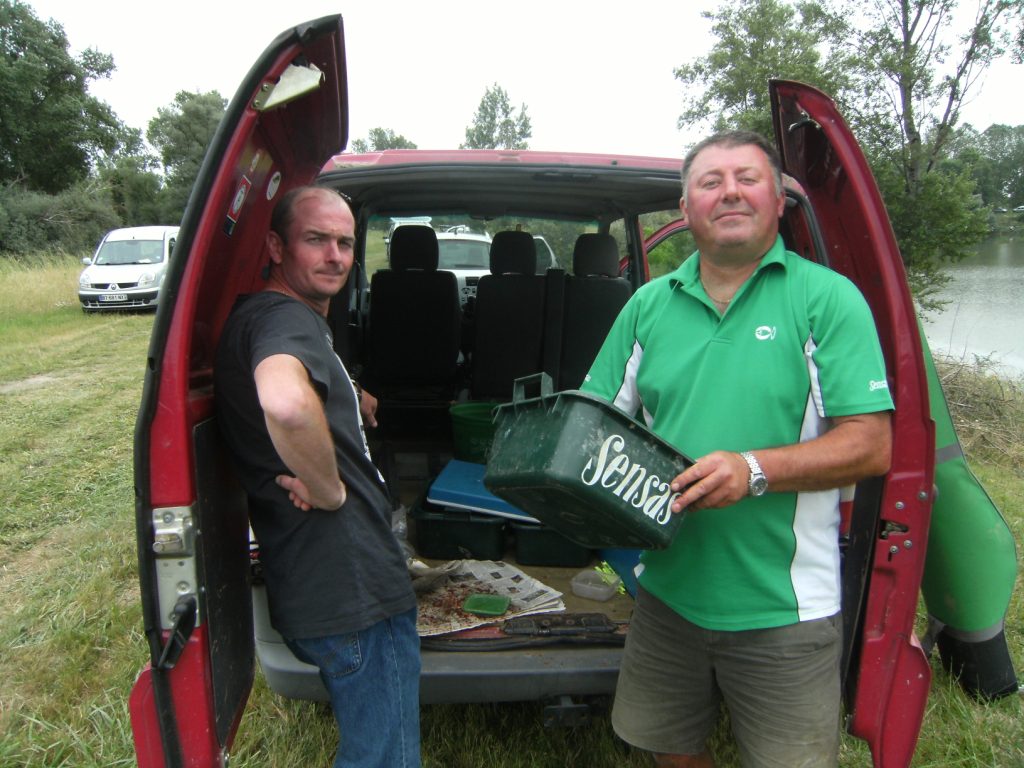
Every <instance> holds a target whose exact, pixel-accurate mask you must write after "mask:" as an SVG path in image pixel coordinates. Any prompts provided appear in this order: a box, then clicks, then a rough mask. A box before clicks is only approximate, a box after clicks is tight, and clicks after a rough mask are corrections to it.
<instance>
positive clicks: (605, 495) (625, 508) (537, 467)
mask: <svg viewBox="0 0 1024 768" xmlns="http://www.w3.org/2000/svg"><path fill="white" fill-rule="evenodd" d="M537 381H539V383H540V395H539V396H538V397H532V398H526V397H525V392H526V386H527V385H531V384H535V383H536V382H537ZM496 423H497V428H496V430H495V435H494V442H493V444H492V445H491V450H490V457H489V459H488V461H487V471H486V473H485V474H484V485H485V486H487V488H488V489H490V491H491V492H492V493H494V494H495V495H496V496H499V497H501V498H503V499H505V500H506V501H508V502H509V503H510V504H513V505H515V506H517V507H519V508H520V509H522V510H523V511H524V512H526V513H527V514H529V515H532V516H533V517H535V518H537V519H538V520H540V521H541V522H543V523H546V524H547V525H549V526H551V527H552V528H554V529H555V530H556V531H558V532H559V533H561V534H563V535H565V536H567V537H568V538H570V539H572V540H573V541H575V542H577V543H578V544H580V545H582V546H584V547H588V548H591V549H597V548H601V547H630V548H641V549H662V548H664V547H667V546H668V545H669V544H670V543H671V542H672V537H673V536H674V535H675V532H676V529H677V528H678V527H679V524H680V523H681V522H682V520H683V515H682V514H672V511H671V509H670V504H671V503H672V501H673V500H674V497H675V494H673V493H672V491H671V489H670V488H669V483H670V482H671V481H672V479H673V478H674V477H675V476H676V475H678V474H679V473H680V472H682V471H683V470H684V469H686V468H687V467H688V466H690V465H691V464H693V461H692V460H691V459H690V458H688V457H686V456H684V455H683V454H681V453H679V452H678V451H677V450H676V449H675V448H673V447H672V446H671V445H670V444H668V443H667V442H665V441H664V440H662V439H661V438H659V437H658V436H657V435H655V434H653V433H652V432H650V431H649V430H648V429H647V428H646V427H644V426H643V425H642V424H640V423H638V422H637V421H635V420H633V419H632V418H630V417H629V416H627V415H626V414H625V413H623V412H622V411H620V410H618V409H617V408H615V407H614V406H612V405H610V404H609V403H607V402H605V401H604V400H601V399H599V398H596V397H594V396H592V395H588V394H586V393H584V392H579V391H576V390H567V391H564V392H556V393H552V392H551V379H550V378H549V377H548V376H547V375H546V374H545V375H542V376H540V377H528V378H527V379H519V380H517V381H516V383H515V385H514V388H513V398H512V402H511V403H507V404H505V405H501V406H499V408H498V412H497V417H496Z"/></svg>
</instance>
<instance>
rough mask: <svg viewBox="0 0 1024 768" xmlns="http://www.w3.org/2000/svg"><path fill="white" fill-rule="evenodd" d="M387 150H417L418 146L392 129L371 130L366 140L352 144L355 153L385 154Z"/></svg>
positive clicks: (357, 140)
mask: <svg viewBox="0 0 1024 768" xmlns="http://www.w3.org/2000/svg"><path fill="white" fill-rule="evenodd" d="M385 149H416V145H415V144H413V143H412V142H411V141H409V140H408V139H407V138H405V136H402V135H401V134H396V133H395V132H394V131H393V130H391V129H390V128H371V129H370V133H369V135H368V136H367V137H366V138H365V139H356V140H355V141H353V142H352V151H353V152H383V151H384V150H385Z"/></svg>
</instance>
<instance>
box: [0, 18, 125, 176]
mask: <svg viewBox="0 0 1024 768" xmlns="http://www.w3.org/2000/svg"><path fill="white" fill-rule="evenodd" d="M113 70H114V61H113V59H112V58H111V57H110V56H109V55H108V54H104V53H100V52H99V51H96V50H93V49H91V48H90V49H87V50H86V51H84V52H83V53H82V54H81V56H78V57H74V56H71V55H70V54H69V53H68V40H67V37H66V36H65V34H64V29H63V28H62V27H61V25H60V24H58V23H57V22H56V21H53V20H52V19H51V20H49V21H47V22H42V21H40V20H39V19H38V18H37V17H36V16H35V14H34V13H33V11H32V9H31V8H30V7H29V6H28V5H26V4H24V3H22V2H19V0H0V182H16V183H19V184H23V185H24V186H25V187H27V188H28V189H32V190H39V191H43V192H48V193H56V192H59V191H61V190H63V189H66V188H68V187H69V186H71V185H72V184H74V183H75V182H76V181H78V180H81V179H84V178H85V177H86V176H88V175H89V173H90V172H91V170H92V169H93V166H94V164H95V162H96V161H97V160H98V159H99V158H100V157H103V156H104V155H113V154H115V153H117V152H118V151H120V150H124V149H128V150H132V149H137V148H138V145H137V142H138V139H139V137H138V133H137V132H132V131H131V130H130V129H128V128H126V127H125V126H124V124H123V123H121V121H120V120H118V119H117V117H116V116H115V115H114V113H113V112H112V111H111V109H110V107H109V106H108V105H107V104H105V103H103V102H101V101H98V100H97V99H95V98H94V97H92V96H90V95H89V93H88V87H89V83H91V82H93V81H94V80H97V79H99V78H105V77H109V76H110V73H111V72H113Z"/></svg>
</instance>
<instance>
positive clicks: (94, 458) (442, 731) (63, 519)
mask: <svg viewBox="0 0 1024 768" xmlns="http://www.w3.org/2000/svg"><path fill="white" fill-rule="evenodd" d="M79 269H80V267H79V266H78V264H77V262H76V261H74V260H73V259H71V258H65V259H49V260H44V261H40V262H39V263H37V264H32V265H27V266H25V265H16V264H12V263H5V262H4V261H2V260H0V498H2V499H3V502H2V512H0V766H4V767H5V768H6V767H7V766H11V768H15V767H18V768H21V767H22V766H26V767H27V766H32V767H38V768H44V767H45V768H56V767H58V766H67V767H68V768H72V767H73V768H92V767H95V768H100V767H101V766H102V767H103V768H107V767H109V766H128V765H133V764H134V753H133V747H132V739H131V732H130V727H129V723H128V714H127V697H128V692H129V690H130V688H131V685H132V682H133V680H134V677H135V675H136V673H137V672H138V670H139V669H141V667H142V666H143V664H144V663H145V662H146V655H147V651H146V643H145V641H144V638H143V636H142V632H141V628H142V621H141V611H140V607H139V598H138V585H137V576H136V556H135V535H134V521H133V504H134V502H133V494H132V466H131V462H132V430H133V426H134V421H135V415H136V409H137V408H138V403H139V398H140V394H141V385H142V374H143V368H144V362H145V355H146V349H147V344H148V338H149V332H150V328H151V325H152V316H150V315H109V316H98V315H84V314H83V313H82V312H81V310H80V309H79V307H78V301H77V298H76V296H75V281H76V277H77V273H78V270H79ZM958 375H959V376H961V377H962V379H963V380H962V381H961V382H960V383H957V384H956V386H958V387H962V388H964V390H963V391H964V392H965V393H966V394H964V395H962V396H961V395H959V394H958V396H957V397H956V398H950V399H951V400H954V399H955V400H957V401H961V400H962V401H963V402H962V403H959V405H957V408H958V413H966V414H967V415H968V421H970V419H974V420H975V422H977V423H976V425H975V426H971V425H970V424H968V425H967V429H968V430H969V432H970V434H969V435H968V438H969V439H965V443H966V444H967V446H968V450H969V451H970V453H971V456H972V461H973V467H974V469H975V470H976V472H977V473H978V475H979V476H980V477H981V479H982V480H983V482H984V483H985V485H986V487H987V489H988V490H989V492H990V494H991V495H992V497H993V498H994V500H995V501H996V503H997V504H998V505H999V506H1000V508H1001V509H1002V510H1003V512H1004V514H1005V515H1006V517H1007V519H1008V521H1009V522H1010V525H1011V527H1012V528H1013V530H1014V534H1015V536H1016V539H1017V541H1018V542H1020V541H1021V540H1022V538H1024V477H1022V470H1024V463H1022V456H1024V454H1022V450H1021V448H1022V442H1024V439H1022V422H1021V415H1022V413H1024V399H1022V397H1021V391H1020V388H1019V387H1015V386H1011V385H1006V384H1003V383H996V384H995V385H993V383H992V382H990V381H987V380H985V379H984V377H980V378H979V377H978V376H976V375H975V376H974V377H973V378H972V377H971V376H969V375H967V374H964V373H962V372H961V373H959V374H958ZM993 386H994V387H995V388H994V389H992V387H993ZM958 391H959V390H958ZM978 398H982V399H984V405H985V408H981V407H976V406H977V402H976V401H977V399H978ZM985 414H988V415H985ZM993 414H994V415H993ZM965 423H966V422H965ZM997 437H998V440H997V439H996V438H997ZM1018 586H1019V584H1018ZM1007 635H1008V637H1009V639H1010V643H1011V653H1012V654H1013V658H1014V661H1015V665H1016V668H1017V670H1018V671H1019V672H1020V671H1024V604H1022V599H1021V595H1020V590H1019V589H1018V590H1017V592H1016V594H1015V596H1014V600H1013V602H1012V604H1011V606H1010V610H1009V612H1008V616H1007ZM933 670H934V677H933V681H932V695H931V698H930V701H929V706H928V710H927V713H926V716H925V722H924V728H923V730H922V733H921V740H920V742H919V745H918V750H917V754H916V756H915V758H914V761H913V766H915V767H916V768H940V767H941V768H950V767H951V766H957V767H965V768H966V767H976V768H982V767H985V768H993V767H994V768H1018V767H1020V766H1024V711H1022V702H1021V697H1020V696H1010V697H1008V698H1006V699H1003V700H1002V701H999V702H996V703H994V704H988V705H984V704H978V703H976V702H974V701H972V700H971V699H969V698H968V697H966V696H965V695H964V694H963V693H962V692H961V691H960V689H959V688H958V687H957V686H956V684H955V683H953V682H952V681H951V680H950V679H949V677H948V676H947V675H946V674H945V673H944V672H943V671H942V670H941V667H940V666H939V664H938V662H937V659H936V660H933ZM541 708H542V704H540V703H527V704H516V705H488V706H478V705H473V706H470V705H465V706H455V705H446V706H430V707H425V708H424V710H423V755H424V765H425V766H427V767H428V768H477V767H479V766H494V767H495V768H513V767H516V768H519V767H522V768H527V767H530V768H545V767H548V766H550V767H552V768H555V767H556V766H588V767H589V766H593V767H594V768H604V767H607V768H612V767H613V766H625V767H627V768H629V767H631V766H646V765H649V763H648V760H647V758H646V756H644V755H642V754H639V753H637V752H634V751H632V750H630V749H628V748H627V747H625V746H624V745H623V744H622V743H621V742H620V741H618V740H617V739H616V738H615V737H614V736H613V735H612V732H611V729H610V727H609V725H608V719H607V715H606V713H605V712H603V711H601V710H600V709H599V710H598V711H597V712H596V713H595V716H594V718H593V719H592V721H591V723H590V724H589V725H587V726H585V727H581V728H577V729H574V730H559V729H556V730H549V729H545V728H543V727H542V726H541V724H540V715H541ZM335 740H336V735H335V731H334V725H333V720H332V719H331V717H330V714H329V712H328V711H327V709H326V707H324V706H323V705H315V704H311V703H308V702H297V701H289V700H284V699H281V698H279V697H277V696H276V695H274V694H272V693H271V692H270V691H269V690H268V689H267V687H266V685H265V684H264V683H263V682H262V679H261V678H260V677H259V675H257V682H256V687H255V690H254V691H253V695H252V698H251V702H250V707H249V709H248V710H247V712H246V715H245V717H244V718H243V720H242V724H241V727H240V729H239V734H238V739H237V741H236V744H235V747H234V750H233V754H232V762H231V765H232V766H233V768H239V767H244V768H257V767H263V766H271V767H279V768H295V767H296V766H326V765H329V764H330V761H331V759H332V755H333V751H334V747H335ZM716 750H717V751H719V757H720V760H719V764H720V766H723V768H725V767H727V766H732V765H736V762H735V756H734V753H733V752H732V750H731V747H730V746H729V744H728V739H727V738H726V737H725V736H724V735H723V734H720V736H719V739H718V741H717V742H716ZM870 764H871V761H870V756H869V754H868V751H867V749H866V746H865V745H864V744H863V743H861V742H859V741H857V740H855V739H852V738H849V737H846V738H844V742H843V748H842V756H841V765H842V766H844V767H852V766H869V765H870Z"/></svg>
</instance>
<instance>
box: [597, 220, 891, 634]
mask: <svg viewBox="0 0 1024 768" xmlns="http://www.w3.org/2000/svg"><path fill="white" fill-rule="evenodd" d="M582 389H583V390H584V391H587V392H590V393H592V394H595V395H597V396H600V397H602V398H605V399H607V400H609V401H610V402H613V403H614V404H615V405H617V406H618V407H619V408H621V409H622V410H624V411H626V412H627V413H630V414H635V415H636V416H637V417H638V418H641V419H642V420H643V421H644V422H645V423H646V424H647V425H648V426H649V427H650V428H651V429H652V430H653V431H654V432H655V433H656V434H658V435H660V436H661V437H663V438H664V439H666V440H667V441H669V442H670V443H672V444H673V445H675V446H676V447H678V448H679V450H680V451H682V452H683V453H686V454H687V455H689V456H692V457H694V458H698V457H700V456H703V455H705V454H707V453H710V452H711V451H714V450H727V451H745V450H753V451H756V450H757V449H758V448H768V447H773V446H780V445H789V444H793V443H797V442H801V441H805V440H810V439H813V438H814V437H817V436H819V435H821V434H823V433H824V432H825V431H826V430H827V429H828V428H829V425H830V422H829V419H830V417H833V416H850V415H854V414H859V413H872V412H877V411H885V410H890V409H892V407H893V404H892V399H891V397H890V394H889V390H888V385H887V383H886V375H885V363H884V360H883V358H882V352H881V349H880V346H879V343H878V335H877V332H876V330H875V326H874V321H873V318H872V316H871V312H870V310H869V308H868V306H867V303H866V302H865V301H864V298H863V297H862V296H861V294H860V292H859V291H858V290H857V288H856V286H854V285H853V283H851V282H850V281H849V280H847V279H846V278H845V277H843V276H841V275H839V274H837V273H835V272H833V271H832V270H830V269H828V268H826V267H823V266H820V265H818V264H814V263H813V262H810V261H807V260H805V259H802V258H801V257H799V256H797V255H796V254H794V253H790V252H788V251H786V250H785V248H784V247H783V245H782V240H781V238H779V239H777V240H776V242H775V244H774V246H773V247H772V248H771V250H769V251H768V253H767V254H765V256H764V258H762V260H761V263H760V264H759V265H758V267H757V269H756V271H755V272H754V273H753V274H752V275H751V276H750V278H749V279H748V280H747V281H746V283H744V284H743V286H741V287H740V289H739V291H737V293H736V295H735V297H734V298H733V300H732V302H731V304H730V305H729V308H728V311H727V312H726V313H725V314H724V315H720V314H719V313H718V311H717V310H716V309H715V306H714V304H713V303H712V301H711V300H710V298H708V296H707V294H706V293H705V292H704V289H703V286H702V285H701V282H700V279H699V254H694V256H691V257H690V258H689V259H687V260H686V261H685V262H684V263H683V264H682V265H681V266H680V267H679V268H678V269H677V270H676V271H675V272H673V273H672V274H670V275H666V276H665V277H662V278H659V279H656V280H652V281H651V282H650V283H648V284H647V285H645V286H643V287H642V288H640V289H639V290H638V291H637V292H636V293H635V294H634V296H633V297H632V299H631V300H630V301H629V303H628V304H627V305H626V307H625V308H624V309H623V310H622V312H621V314H620V315H619V317H618V319H617V320H616V321H615V324H614V325H613V327H612V329H611V331H610V332H609V335H608V338H607V339H606V340H605V343H604V345H603V347H602V349H601V351H600V353H599V354H598V356H597V359H596V360H595V362H594V365H593V367H592V368H591V370H590V373H589V374H588V375H587V378H586V380H585V382H584V384H583V387H582ZM838 527H839V490H838V489H837V490H831V491H818V492H813V493H811V492H806V493H773V492H771V488H770V487H769V493H767V494H766V495H765V496H762V497H760V498H756V499H754V498H745V499H743V500H741V501H740V502H738V503H737V504H735V505H733V506H731V507H727V508H723V509H715V510H703V511H697V512H691V513H688V514H687V515H686V519H685V520H684V521H683V523H682V525H681V526H680V528H679V533H678V534H677V536H676V538H675V540H674V541H673V544H672V546H671V547H669V548H668V549H666V550H657V551H649V552H645V553H644V555H643V557H642V558H641V568H642V572H641V574H640V577H639V581H640V583H641V585H643V587H644V588H645V589H646V590H648V591H649V592H651V593H653V594H654V595H655V596H657V597H658V598H659V599H661V600H662V601H663V602H665V603H667V604H668V605H670V606H671V607H672V608H674V609H675V610H676V611H677V612H678V613H680V614H681V615H682V616H684V617H685V618H686V619H688V620H689V621H691V622H693V623H695V624H698V625H700V626H703V627H706V628H708V629H721V630H742V629H754V628H762V627H773V626H782V625H785V624H792V623H795V622H797V621H806V620H810V619H815V618H821V617H823V616H830V615H832V614H834V613H836V612H837V611H838V610H839V608H840V602H839V601H840V584H839V550H838Z"/></svg>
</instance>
